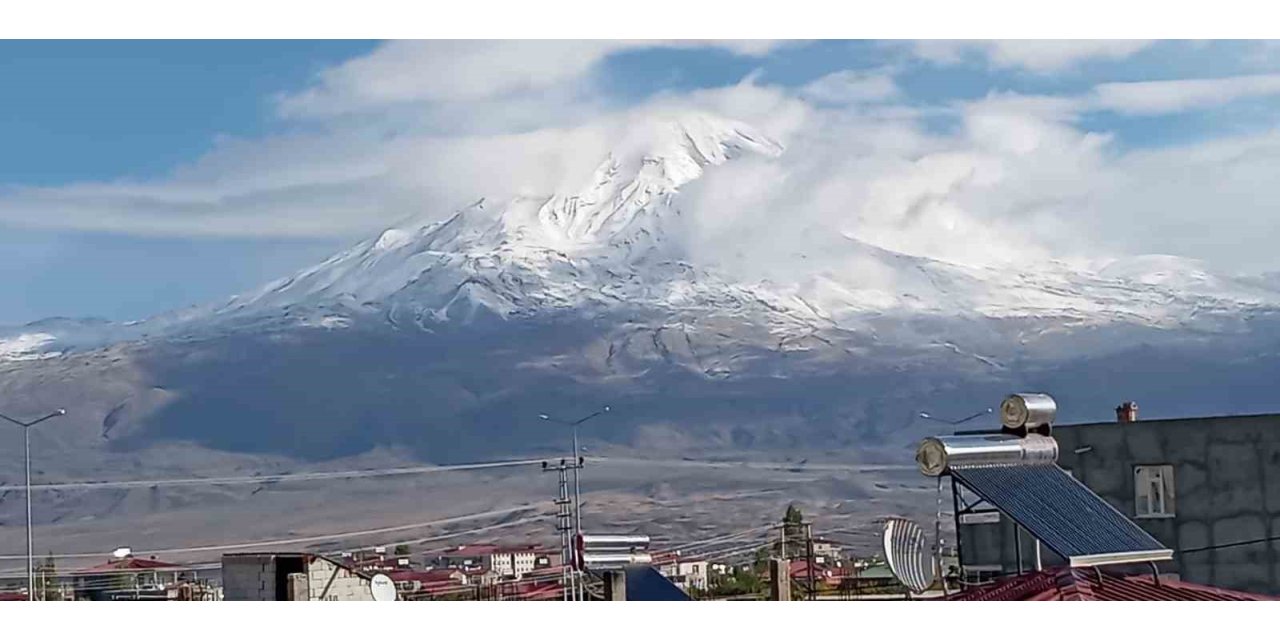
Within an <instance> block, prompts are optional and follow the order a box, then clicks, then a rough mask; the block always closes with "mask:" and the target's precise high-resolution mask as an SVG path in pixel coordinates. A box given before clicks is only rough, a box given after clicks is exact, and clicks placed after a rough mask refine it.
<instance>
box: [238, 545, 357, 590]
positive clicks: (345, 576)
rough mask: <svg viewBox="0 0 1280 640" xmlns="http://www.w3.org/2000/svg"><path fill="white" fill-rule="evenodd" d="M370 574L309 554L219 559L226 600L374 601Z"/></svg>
mask: <svg viewBox="0 0 1280 640" xmlns="http://www.w3.org/2000/svg"><path fill="white" fill-rule="evenodd" d="M372 578H373V575H372V574H370V573H366V572H364V571H361V570H359V569H356V568H355V567H353V566H351V565H349V564H345V563H343V562H340V561H338V560H334V559H332V558H326V557H325V556H321V555H316V554H312V553H231V554H227V555H224V556H222V586H223V594H224V596H225V599H227V600H373V592H372V590H371V588H370V581H371V580H372Z"/></svg>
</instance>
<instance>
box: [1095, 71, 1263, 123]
mask: <svg viewBox="0 0 1280 640" xmlns="http://www.w3.org/2000/svg"><path fill="white" fill-rule="evenodd" d="M1277 94H1280V75H1276V74H1269V75H1253V76H1234V77H1228V78H1208V79H1198V80H1160V81H1151V82H1111V83H1106V84H1100V85H1097V86H1096V87H1094V88H1093V92H1092V96H1090V99H1089V107H1091V108H1093V109H1105V110H1109V111H1116V112H1119V113H1127V114H1138V115H1154V114H1163V113H1174V112H1178V111H1187V110H1190V109H1203V108H1207V107H1216V106H1221V105H1224V104H1227V103H1229V102H1232V101H1235V100H1239V99H1241V98H1250V97H1259V96H1271V95H1277Z"/></svg>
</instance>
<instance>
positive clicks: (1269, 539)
mask: <svg viewBox="0 0 1280 640" xmlns="http://www.w3.org/2000/svg"><path fill="white" fill-rule="evenodd" d="M1117 418H1118V419H1117V421H1115V422H1104V423H1091V424H1078V425H1065V426H1059V427H1055V428H1054V430H1053V437H1054V438H1055V439H1056V440H1057V441H1058V448H1059V459H1058V461H1059V465H1060V466H1061V467H1062V468H1063V469H1064V470H1066V471H1067V472H1068V473H1070V474H1071V475H1073V476H1075V478H1076V479H1078V480H1080V481H1081V482H1083V483H1084V484H1085V485H1086V486H1088V487H1089V488H1090V489H1092V490H1093V491H1094V493H1097V494H1098V495H1099V496H1101V497H1102V498H1103V499H1105V500H1106V501H1107V502H1108V503H1110V504H1111V505H1112V506H1114V507H1115V508H1116V509H1118V510H1119V511H1120V512H1121V513H1122V514H1124V515H1125V516H1127V517H1129V518H1130V519H1132V520H1133V521H1134V522H1136V523H1137V524H1138V525H1139V526H1140V527H1142V528H1143V529H1144V530H1146V531H1147V532H1148V533H1150V534H1151V535H1152V536H1154V537H1155V538H1156V539H1157V540H1159V541H1160V542H1161V543H1162V544H1164V545H1165V546H1167V547H1168V548H1170V549H1172V550H1173V551H1174V557H1173V561H1172V563H1161V566H1160V567H1159V568H1160V570H1161V571H1162V572H1165V573H1173V574H1176V576H1177V577H1179V578H1181V579H1183V580H1187V581H1189V582H1194V583H1200V584H1205V585H1211V586H1215V587H1221V588H1225V589H1235V590H1240V591H1247V592H1251V593H1264V594H1280V414H1267V415H1252V416H1220V417H1205V418H1184V419H1173V420H1138V419H1137V407H1136V406H1133V405H1130V404H1129V403H1126V404H1125V405H1121V407H1119V408H1117ZM961 496H962V497H963V498H965V499H966V500H970V501H971V500H972V496H967V495H966V494H965V493H964V492H963V491H961ZM959 520H960V547H961V553H962V554H963V562H964V565H965V573H966V575H967V576H969V578H970V579H972V578H973V577H974V576H979V577H981V576H983V575H984V574H997V573H1006V574H1007V573H1015V572H1017V569H1018V560H1019V558H1020V559H1021V561H1022V567H1023V568H1024V570H1031V569H1032V568H1033V562H1034V560H1033V558H1034V554H1035V543H1034V541H1032V540H1031V539H1030V538H1029V536H1027V535H1026V534H1025V532H1023V533H1022V534H1021V535H1018V533H1017V532H1016V531H1015V527H1014V525H1013V524H1012V523H1011V522H1009V521H1008V519H1007V518H1004V517H1003V516H1001V515H999V514H992V513H972V514H967V515H961V516H960V518H959ZM1018 540H1020V541H1021V545H1018V544H1016V541H1018ZM1042 554H1043V558H1044V564H1046V565H1054V564H1060V563H1061V560H1060V559H1058V558H1056V557H1052V554H1051V553H1050V552H1049V551H1048V550H1047V549H1045V550H1043V551H1042Z"/></svg>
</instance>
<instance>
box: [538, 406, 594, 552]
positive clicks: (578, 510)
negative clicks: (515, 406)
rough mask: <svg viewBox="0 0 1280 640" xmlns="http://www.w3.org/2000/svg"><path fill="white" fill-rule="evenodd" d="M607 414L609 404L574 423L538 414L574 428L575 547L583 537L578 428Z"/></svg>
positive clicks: (580, 458) (546, 419)
mask: <svg viewBox="0 0 1280 640" xmlns="http://www.w3.org/2000/svg"><path fill="white" fill-rule="evenodd" d="M606 413H609V405H607V404H606V405H605V406H604V407H603V408H602V409H600V410H599V411H596V412H595V413H592V414H589V415H586V416H583V417H581V418H578V419H577V420H573V421H568V420H560V419H558V418H553V417H551V416H549V415H547V414H545V413H540V414H538V418H540V419H542V420H545V421H547V422H554V423H556V424H562V425H565V426H567V427H572V428H573V536H574V540H575V545H576V544H577V543H576V540H577V537H578V536H579V535H582V485H581V484H580V482H579V480H578V470H579V469H581V468H582V449H581V448H579V447H578V426H579V425H581V424H582V423H584V422H586V421H588V420H590V419H592V418H594V417H596V416H600V415H604V414H606Z"/></svg>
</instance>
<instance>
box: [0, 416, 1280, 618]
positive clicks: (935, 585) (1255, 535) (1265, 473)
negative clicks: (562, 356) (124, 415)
mask: <svg viewBox="0 0 1280 640" xmlns="http://www.w3.org/2000/svg"><path fill="white" fill-rule="evenodd" d="M1056 412H1057V405H1056V402H1055V401H1054V399H1053V398H1052V397H1051V396H1049V395H1047V394H1043V393H1021V394H1012V395H1010V396H1008V397H1007V398H1006V399H1005V400H1004V402H1003V403H1002V404H1001V405H1000V410H999V412H998V414H999V418H1000V421H1001V424H1002V426H1001V427H1000V428H999V429H977V430H973V429H970V430H966V429H964V428H963V426H962V425H961V423H962V422H965V421H966V420H967V419H966V420H960V421H955V423H954V424H955V427H956V428H955V429H954V433H953V434H949V435H940V436H937V437H930V438H926V439H925V440H924V441H923V442H922V443H920V446H919V448H918V450H917V452H916V456H915V461H916V463H917V465H918V467H919V470H920V472H921V473H922V474H924V475H925V476H926V477H931V478H933V477H936V478H937V484H938V493H937V501H938V503H937V517H936V518H935V519H934V520H933V521H932V522H916V521H912V520H909V519H904V518H888V519H885V520H884V521H882V522H880V523H877V524H878V525H879V526H880V527H881V531H882V534H881V539H880V540H879V542H878V544H877V549H878V550H879V552H877V553H871V554H867V553H865V552H864V553H855V552H854V551H853V550H852V548H851V547H852V546H853V545H851V544H850V538H849V537H848V534H849V532H847V531H841V530H830V531H823V530H821V529H820V528H818V527H815V521H818V520H820V518H818V517H815V516H820V515H821V514H807V513H804V511H803V510H802V509H801V508H800V507H799V506H797V505H795V504H793V505H791V506H790V507H788V508H787V509H786V511H785V512H784V513H779V514H773V517H772V518H771V519H770V521H769V522H768V523H766V524H762V525H759V526H756V527H752V528H749V529H745V530H739V531H727V532H718V533H715V534H713V535H708V536H706V537H704V538H702V539H698V540H681V541H676V540H654V539H652V538H650V536H648V535H646V534H645V533H644V532H642V531H640V532H636V531H631V532H616V531H615V532H607V531H601V532H594V531H592V532H588V531H584V530H582V525H581V519H580V517H579V516H580V509H581V500H580V495H579V489H580V483H579V480H580V478H579V477H578V475H577V471H578V470H579V469H580V468H581V465H582V461H581V459H578V460H574V459H572V458H570V459H560V460H555V461H548V462H546V463H543V468H544V470H546V471H550V472H556V476H557V478H558V483H557V486H558V489H559V492H558V498H557V499H556V500H555V502H554V504H555V506H556V509H557V510H556V513H555V514H554V517H553V518H550V520H551V521H553V522H554V530H555V533H556V534H557V535H558V536H559V539H560V545H559V546H558V547H556V546H544V545H538V544H517V543H510V542H503V541H502V539H501V536H497V537H493V536H492V535H491V534H481V533H477V534H473V537H474V538H475V539H474V540H468V539H466V538H467V536H465V535H459V536H456V537H457V538H459V539H457V540H455V541H453V543H452V544H451V545H450V546H446V547H437V548H427V547H425V546H424V544H422V543H420V544H414V545H410V544H396V545H390V546H373V547H369V548H365V549H360V550H352V551H346V552H336V553H321V552H316V551H308V550H304V549H299V550H284V549H276V550H264V551H229V552H227V553H224V554H223V555H222V556H221V559H220V561H219V562H215V563H202V564H184V563H181V562H175V561H172V560H171V559H168V558H165V557H163V556H161V555H152V554H143V553H135V552H134V551H133V550H132V549H130V548H120V549H117V550H116V551H115V552H114V553H112V554H111V555H109V556H107V555H105V554H104V556H103V557H102V558H100V560H101V562H100V563H98V564H95V565H93V566H87V567H82V568H75V569H70V570H67V569H64V568H62V566H61V560H62V558H59V557H58V556H56V555H53V554H50V555H48V556H46V557H43V558H32V559H31V561H32V565H31V572H30V573H29V574H28V575H16V574H13V573H7V574H5V576H4V577H3V578H0V599H5V600H320V601H325V600H388V601H395V600H399V601H429V600H498V601H501V600H547V601H569V600H572V601H591V600H633V601H652V600H668V601H678V600H781V601H787V600H798V601H803V600H863V599H911V600H930V599H949V600H1073V599H1074V600H1184V599H1185V600H1264V599H1274V598H1276V597H1277V596H1280V558H1277V553H1276V549H1277V548H1280V546H1278V545H1277V544H1276V543H1277V541H1280V534H1276V533H1274V532H1273V531H1272V530H1271V523H1272V521H1273V520H1275V518H1276V512H1277V511H1278V510H1280V506H1278V504H1280V503H1275V501H1274V500H1269V499H1268V498H1267V496H1274V495H1280V486H1276V485H1277V483H1280V474H1277V473H1275V471H1274V470H1275V468H1276V465H1277V463H1280V414H1268V415H1250V416H1210V417H1196V418H1184V419H1165V420H1147V421H1144V420H1141V419H1140V417H1139V407H1138V405H1137V404H1136V403H1134V402H1123V403H1121V404H1120V405H1119V406H1117V407H1116V420H1115V421H1114V422H1105V423H1092V424H1077V425H1055V424H1054V421H1055V416H1056ZM990 413H991V412H987V411H983V412H979V413H977V414H975V415H974V416H972V417H974V418H977V417H984V416H987V415H990ZM575 446H576V445H575ZM944 489H945V490H944ZM944 498H945V499H944ZM944 505H945V508H944ZM445 537H449V536H445ZM247 546H252V545H247Z"/></svg>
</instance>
